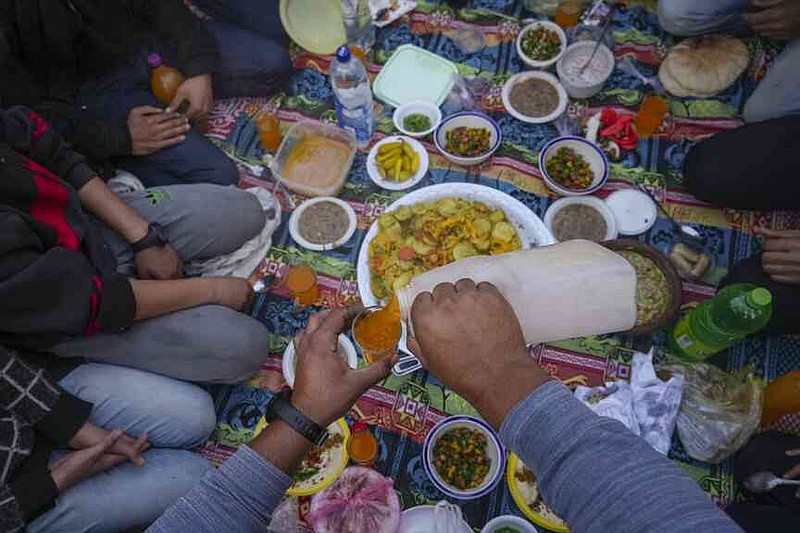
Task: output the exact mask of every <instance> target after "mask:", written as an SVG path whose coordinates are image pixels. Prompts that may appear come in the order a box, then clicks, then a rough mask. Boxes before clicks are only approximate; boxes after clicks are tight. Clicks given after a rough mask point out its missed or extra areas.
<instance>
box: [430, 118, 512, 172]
mask: <svg viewBox="0 0 800 533" xmlns="http://www.w3.org/2000/svg"><path fill="white" fill-rule="evenodd" d="M501 140H502V135H501V133H500V126H498V125H497V122H495V121H494V120H492V118H491V117H489V116H487V115H484V114H483V113H476V112H474V111H462V112H461V113H456V114H454V115H450V116H449V117H447V118H446V119H444V120H443V121H442V123H441V124H440V125H439V127H438V128H436V133H435V134H434V135H433V141H434V143H435V144H436V148H438V150H439V151H440V152H441V153H442V155H443V156H445V157H446V158H447V159H448V160H449V161H452V162H453V163H455V164H457V165H461V166H463V167H470V166H474V165H480V164H481V163H483V162H484V161H486V160H487V159H489V158H490V157H491V156H492V154H494V152H495V151H496V150H497V148H498V147H499V146H500V141H501Z"/></svg>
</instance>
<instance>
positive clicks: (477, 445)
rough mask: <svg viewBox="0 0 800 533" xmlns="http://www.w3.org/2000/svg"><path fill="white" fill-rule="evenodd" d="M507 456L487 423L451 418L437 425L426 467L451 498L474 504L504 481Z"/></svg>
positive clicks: (428, 443) (428, 446)
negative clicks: (502, 479)
mask: <svg viewBox="0 0 800 533" xmlns="http://www.w3.org/2000/svg"><path fill="white" fill-rule="evenodd" d="M505 462H506V455H505V449H504V448H503V445H502V444H501V443H500V439H499V438H498V437H497V434H496V433H495V432H494V430H492V428H491V427H489V425H488V424H487V423H486V422H484V421H483V420H480V419H477V418H474V417H471V416H451V417H449V418H446V419H444V420H442V421H441V422H439V423H438V424H436V425H435V426H434V427H433V428H432V429H431V431H430V432H429V433H428V436H427V437H426V438H425V443H424V445H423V447H422V465H423V467H424V468H425V473H426V474H428V477H429V478H430V479H431V481H432V482H433V484H434V485H435V486H436V488H437V489H439V490H440V491H441V492H443V493H444V494H446V495H447V496H450V497H453V498H457V499H460V500H472V499H475V498H480V497H481V496H484V495H486V494H487V493H489V492H490V491H491V490H492V489H493V488H494V487H495V485H497V483H498V482H499V481H500V479H501V478H502V477H503V471H504V469H505Z"/></svg>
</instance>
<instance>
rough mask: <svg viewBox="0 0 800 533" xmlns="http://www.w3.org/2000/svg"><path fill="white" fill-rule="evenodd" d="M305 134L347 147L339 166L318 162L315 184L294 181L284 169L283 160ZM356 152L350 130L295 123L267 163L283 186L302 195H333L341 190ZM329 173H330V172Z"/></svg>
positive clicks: (319, 124) (328, 125) (353, 136)
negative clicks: (324, 138) (346, 153)
mask: <svg viewBox="0 0 800 533" xmlns="http://www.w3.org/2000/svg"><path fill="white" fill-rule="evenodd" d="M308 136H320V137H326V138H328V139H331V140H334V141H338V142H340V143H342V144H344V145H345V146H347V148H348V149H349V153H348V156H347V158H346V159H345V161H344V163H343V164H342V165H341V166H340V168H331V167H330V164H328V163H327V162H326V161H324V160H321V161H320V163H319V176H320V177H321V179H320V180H319V183H318V184H315V183H303V182H298V181H295V180H293V179H292V178H291V176H288V175H287V174H286V172H285V170H286V163H287V160H288V158H289V156H290V154H291V153H292V150H294V149H295V148H296V147H297V146H298V143H299V142H300V141H302V140H303V139H304V138H306V137H308ZM355 155H356V137H355V135H354V134H353V133H352V132H351V131H347V130H343V129H342V128H339V127H337V126H333V125H330V124H322V123H319V122H298V123H297V124H295V125H294V126H292V128H291V129H290V130H289V131H288V132H287V133H286V136H284V138H283V141H282V142H281V145H280V147H279V148H278V151H277V152H276V153H275V157H274V158H273V160H272V162H271V163H270V165H269V168H270V170H271V171H272V174H273V175H274V176H275V179H276V180H277V181H278V182H280V183H282V184H283V185H285V186H286V188H288V189H290V190H292V191H294V192H298V193H300V194H304V195H306V196H336V195H337V194H339V191H341V190H342V187H343V186H344V182H345V181H346V180H347V176H348V174H349V173H350V167H352V166H353V158H354V157H355ZM331 173H333V175H331Z"/></svg>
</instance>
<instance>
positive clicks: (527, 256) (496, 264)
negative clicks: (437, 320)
mask: <svg viewBox="0 0 800 533" xmlns="http://www.w3.org/2000/svg"><path fill="white" fill-rule="evenodd" d="M463 278H470V279H472V280H474V281H475V283H480V282H482V281H487V282H489V283H492V284H494V285H495V286H496V287H497V288H498V289H499V290H500V292H501V293H502V294H503V296H505V297H506V299H507V300H508V301H509V302H510V303H511V306H512V307H513V308H514V311H515V312H516V314H517V318H518V319H519V321H520V324H521V325H522V333H523V334H524V336H525V341H526V342H528V343H529V344H538V343H540V342H548V341H556V340H562V339H569V338H573V337H583V336H586V335H599V334H603V333H611V332H615V331H625V330H628V329H631V328H632V327H633V326H634V325H635V324H636V271H635V270H634V269H633V267H632V266H631V265H630V263H628V262H627V261H626V260H625V259H623V258H622V257H621V256H619V255H617V254H616V253H614V252H612V251H611V250H609V249H607V248H604V247H602V246H600V245H599V244H596V243H593V242H589V241H583V240H575V241H568V242H564V243H560V244H554V245H552V246H543V247H538V248H531V249H529V250H522V251H519V252H513V253H508V254H502V255H496V256H479V257H470V258H467V259H463V260H461V261H458V262H455V263H451V264H449V265H445V266H443V267H439V268H437V269H435V270H431V271H429V272H426V273H424V274H421V275H420V276H417V277H416V278H414V279H412V280H411V283H409V284H408V286H406V288H404V289H402V290H401V291H400V292H398V294H397V296H398V301H399V303H400V314H401V318H402V319H403V320H405V321H406V322H407V323H408V324H409V328H410V330H411V331H412V332H413V325H412V324H411V321H410V320H409V316H410V312H411V305H412V304H413V303H414V299H415V298H416V297H417V295H418V294H420V293H422V292H425V291H433V289H434V287H436V285H438V284H440V283H445V282H450V283H455V282H456V281H458V280H460V279H463Z"/></svg>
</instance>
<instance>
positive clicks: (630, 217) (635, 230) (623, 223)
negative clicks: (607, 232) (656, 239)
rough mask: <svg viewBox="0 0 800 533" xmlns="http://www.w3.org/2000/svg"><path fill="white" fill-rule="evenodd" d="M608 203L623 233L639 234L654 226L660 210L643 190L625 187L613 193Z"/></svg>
mask: <svg viewBox="0 0 800 533" xmlns="http://www.w3.org/2000/svg"><path fill="white" fill-rule="evenodd" d="M606 205H607V206H608V207H609V208H610V209H611V211H612V212H613V213H614V216H615V217H616V219H617V229H618V231H619V232H620V233H621V234H622V235H639V234H640V233H644V232H645V231H647V230H649V229H650V228H652V227H653V224H655V223H656V218H657V216H658V210H657V207H656V204H655V203H654V202H653V200H651V199H650V197H649V196H647V195H646V194H645V193H643V192H642V191H637V190H635V189H624V190H621V191H616V192H613V193H611V194H610V195H609V196H608V198H606Z"/></svg>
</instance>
